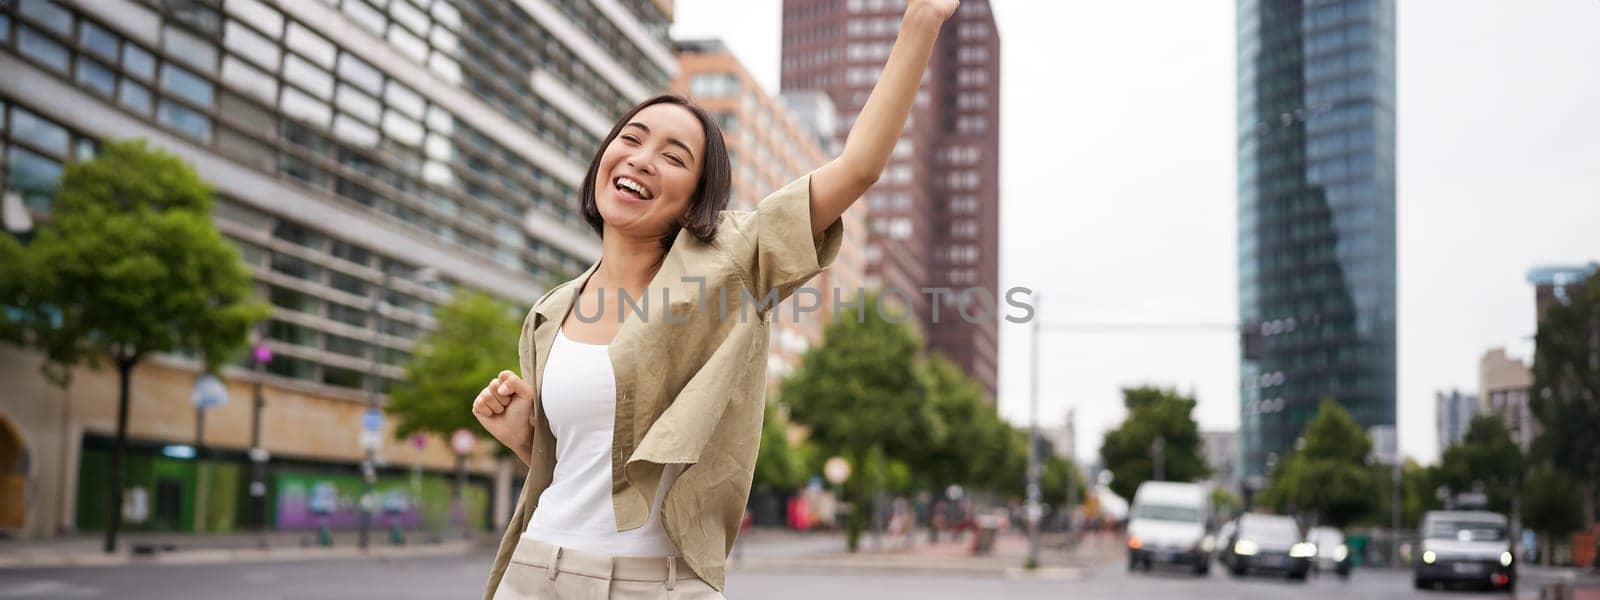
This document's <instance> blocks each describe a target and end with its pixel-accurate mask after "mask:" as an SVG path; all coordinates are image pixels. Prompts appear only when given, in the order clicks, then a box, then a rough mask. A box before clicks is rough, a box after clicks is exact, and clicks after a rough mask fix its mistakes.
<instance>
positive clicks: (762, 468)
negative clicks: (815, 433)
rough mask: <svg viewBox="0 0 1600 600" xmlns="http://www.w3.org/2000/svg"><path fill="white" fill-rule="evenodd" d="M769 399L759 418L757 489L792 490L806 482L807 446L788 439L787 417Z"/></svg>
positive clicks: (755, 486)
mask: <svg viewBox="0 0 1600 600" xmlns="http://www.w3.org/2000/svg"><path fill="white" fill-rule="evenodd" d="M782 412H783V411H780V410H779V409H778V404H777V403H774V402H768V403H767V406H766V409H765V416H763V417H762V422H761V448H760V449H759V450H757V452H756V473H755V480H754V481H753V482H752V484H751V485H752V487H754V488H756V489H767V490H781V491H786V492H788V491H794V490H796V489H799V488H800V486H801V485H804V484H805V482H806V474H807V471H806V462H807V454H806V449H805V448H804V447H803V445H802V444H791V443H789V420H788V418H786V417H785V416H784V415H783V414H782Z"/></svg>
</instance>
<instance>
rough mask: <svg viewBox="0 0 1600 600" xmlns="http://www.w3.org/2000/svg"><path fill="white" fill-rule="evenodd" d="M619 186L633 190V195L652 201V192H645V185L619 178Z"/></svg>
mask: <svg viewBox="0 0 1600 600" xmlns="http://www.w3.org/2000/svg"><path fill="white" fill-rule="evenodd" d="M617 186H618V187H622V188H627V189H629V190H632V191H633V193H635V194H638V195H639V197H640V198H644V199H646V200H649V199H650V192H647V191H645V189H644V185H642V184H640V183H639V182H637V181H634V180H632V179H629V178H627V177H618V178H617Z"/></svg>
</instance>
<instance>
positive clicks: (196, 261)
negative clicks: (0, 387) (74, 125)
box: [0, 141, 270, 385]
mask: <svg viewBox="0 0 1600 600" xmlns="http://www.w3.org/2000/svg"><path fill="white" fill-rule="evenodd" d="M211 205H212V199H211V187H210V186H209V185H207V184H206V183H205V182H204V181H202V180H201V179H200V177H199V175H197V174H196V173H195V172H194V169H193V168H191V167H190V166H189V165H188V164H187V163H185V162H183V161H182V160H181V159H179V158H177V157H175V156H173V155H171V154H168V153H166V152H164V151H162V150H159V149H156V148H153V147H151V146H149V145H148V144H146V143H145V142H143V141H122V142H112V143H108V144H106V145H105V146H104V147H103V148H102V149H101V152H100V154H99V155H98V156H96V157H95V158H94V159H92V160H87V161H81V162H76V163H72V164H71V165H69V166H68V167H67V169H66V171H65V172H64V173H63V175H62V178H61V182H60V185H59V186H58V188H57V192H56V195H55V197H54V199H53V202H52V215H51V219H49V220H47V221H45V222H44V224H43V225H44V226H43V227H42V228H41V229H40V231H39V232H38V235H37V236H36V237H35V238H34V240H33V241H32V243H30V244H28V245H27V246H26V247H25V249H22V250H20V251H19V250H18V249H16V248H14V247H13V248H10V249H5V250H3V251H4V252H6V253H11V254H13V255H15V257H16V264H15V265H13V266H10V267H7V268H5V269H4V270H3V271H0V279H8V280H10V281H11V283H9V284H8V283H0V291H6V290H8V289H9V290H10V291H9V292H7V293H8V294H9V297H10V298H12V299H13V300H14V301H15V302H14V304H13V306H15V307H16V310H15V312H13V313H12V314H11V315H10V317H11V319H10V320H11V325H10V326H8V327H6V329H8V330H9V334H8V335H9V336H10V337H13V338H17V337H21V334H22V332H26V337H27V338H29V340H30V342H31V343H32V344H34V345H36V346H37V347H38V348H39V349H40V350H41V351H43V352H44V354H45V356H46V358H47V363H46V370H45V374H46V376H48V377H50V378H51V379H52V380H54V381H56V382H57V383H58V384H61V385H65V384H66V383H67V381H68V379H69V378H70V373H71V370H70V368H69V367H70V366H72V365H78V364H88V365H91V366H93V365H97V364H98V363H99V360H100V359H101V358H103V357H110V358H112V359H113V360H114V361H116V362H117V363H119V364H135V363H138V362H139V361H140V360H143V359H144V358H146V357H148V356H150V355H152V354H157V353H165V352H183V353H191V354H194V355H196V356H198V357H199V358H200V359H201V360H202V361H203V362H204V363H205V366H206V368H207V370H216V369H217V368H218V367H219V366H220V365H222V364H225V363H227V362H229V361H231V360H232V359H233V358H234V357H235V356H236V355H237V354H238V352H240V351H241V350H243V349H244V347H245V345H246V343H247V342H248V338H249V331H250V328H251V326H252V325H253V324H254V323H255V322H256V321H259V320H261V319H263V318H265V317H266V315H267V314H269V313H270V308H269V307H268V306H266V305H265V304H263V303H261V302H259V301H257V300H255V299H254V298H253V293H252V289H251V285H250V272H249V270H248V269H246V268H245V267H244V265H243V264H242V263H241V262H240V260H239V253H238V250H237V249H235V248H234V246H233V245H232V244H231V243H229V242H228V241H227V240H226V239H225V238H223V237H222V234H221V233H220V232H218V231H217V228H216V226H215V225H213V224H212V222H211ZM18 282H21V284H20V285H19V284H18Z"/></svg>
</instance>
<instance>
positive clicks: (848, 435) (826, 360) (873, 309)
mask: <svg viewBox="0 0 1600 600" xmlns="http://www.w3.org/2000/svg"><path fill="white" fill-rule="evenodd" d="M862 302H864V303H865V318H863V319H854V318H845V319H839V320H836V321H834V322H833V323H831V324H829V325H828V326H827V328H826V329H825V330H824V332H823V342H822V344H820V345H818V346H814V347H812V348H811V349H809V350H807V351H806V353H805V355H804V356H802V357H801V361H800V367H799V369H797V370H796V371H795V372H794V373H793V374H792V375H791V376H790V377H789V378H788V379H785V380H784V382H783V384H782V388H781V397H782V398H783V400H784V402H786V403H787V404H788V405H789V407H790V416H791V417H792V418H794V419H795V420H797V421H799V422H801V423H805V424H807V425H809V426H810V427H811V428H812V437H813V439H814V440H815V441H816V443H818V444H819V445H820V446H822V447H824V448H828V449H830V450H837V451H839V452H841V453H843V454H844V455H845V456H846V457H847V458H848V459H849V460H850V464H851V467H852V471H853V474H852V475H851V477H850V480H849V481H847V482H846V485H845V489H846V496H847V498H849V500H850V501H851V502H853V503H855V504H856V506H858V507H859V506H862V502H863V501H865V500H866V499H867V497H868V493H869V490H871V489H874V488H876V487H877V486H881V485H884V483H885V482H884V481H883V478H882V477H873V476H871V474H873V473H882V472H883V471H884V469H887V467H885V466H881V465H878V464H877V463H878V460H879V459H878V458H876V457H883V459H886V460H901V461H905V460H908V459H911V458H912V457H915V456H917V455H918V454H919V453H921V452H925V451H928V450H929V449H930V448H933V447H936V446H937V444H938V443H939V442H940V441H941V439H942V438H943V435H944V428H943V426H942V423H941V422H940V420H939V415H938V413H937V412H936V411H935V410H934V408H933V406H932V404H931V403H930V402H929V401H928V383H927V381H926V378H927V376H926V374H925V373H924V371H923V369H922V368H920V367H919V356H918V353H919V349H920V348H921V346H922V341H921V340H920V339H918V338H917V336H916V334H915V333H913V332H912V331H911V329H910V328H909V327H907V326H906V325H905V324H903V323H894V322H890V321H888V320H885V319H883V318H882V317H881V316H880V314H879V311H878V305H879V302H880V300H879V299H878V298H877V297H874V296H866V297H864V298H863V299H862ZM863 475H865V476H863ZM867 513H868V511H866V510H852V511H851V517H850V519H849V520H847V521H846V524H847V527H846V534H847V538H848V540H849V544H850V548H851V550H852V551H853V550H855V549H856V547H857V545H858V543H859V540H860V534H861V530H862V529H863V528H864V527H865V526H866V519H867V518H868V516H869V515H868V514H867Z"/></svg>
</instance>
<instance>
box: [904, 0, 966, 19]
mask: <svg viewBox="0 0 1600 600" xmlns="http://www.w3.org/2000/svg"><path fill="white" fill-rule="evenodd" d="M960 5H961V1H960V0H908V1H907V2H906V16H908V17H916V16H928V17H930V18H934V19H937V20H938V21H939V22H941V23H942V22H944V21H945V20H946V19H949V18H950V16H951V15H954V14H956V8H957V7H959V6H960Z"/></svg>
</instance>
